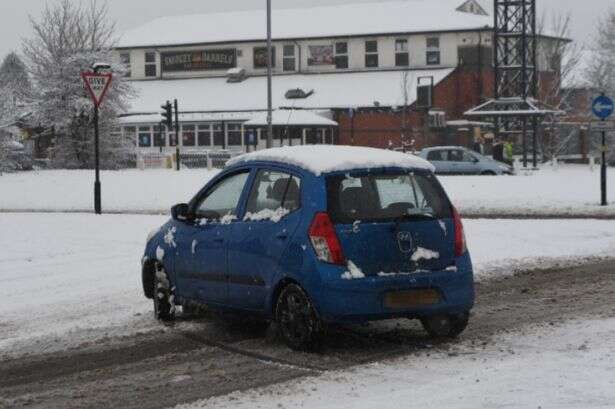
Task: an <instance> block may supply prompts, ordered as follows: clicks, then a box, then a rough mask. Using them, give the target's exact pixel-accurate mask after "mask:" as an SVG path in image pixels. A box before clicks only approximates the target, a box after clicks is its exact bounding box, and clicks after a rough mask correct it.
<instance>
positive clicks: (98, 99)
mask: <svg viewBox="0 0 615 409" xmlns="http://www.w3.org/2000/svg"><path fill="white" fill-rule="evenodd" d="M81 77H82V78H83V81H84V82H85V88H86V89H87V90H88V93H89V94H90V97H91V98H92V101H94V105H96V106H97V107H98V106H100V104H101V103H102V101H103V99H104V98H105V94H106V93H107V90H108V89H109V85H111V80H112V79H113V75H112V74H96V73H93V72H84V73H82V74H81Z"/></svg>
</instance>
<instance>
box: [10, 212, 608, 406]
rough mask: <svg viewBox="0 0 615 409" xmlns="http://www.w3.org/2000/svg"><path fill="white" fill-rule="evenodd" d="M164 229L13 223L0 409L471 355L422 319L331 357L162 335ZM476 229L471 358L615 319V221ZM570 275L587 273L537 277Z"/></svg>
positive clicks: (131, 400)
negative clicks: (537, 332)
mask: <svg viewBox="0 0 615 409" xmlns="http://www.w3.org/2000/svg"><path fill="white" fill-rule="evenodd" d="M164 220H165V217H155V216H109V215H108V216H102V217H96V216H93V215H83V214H72V215H66V214H49V215H44V214H0V232H1V234H0V249H2V250H1V251H0V279H1V280H2V282H3V285H2V286H1V287H0V298H1V299H2V300H3V304H2V307H1V308H0V408H2V407H3V404H4V405H6V406H7V407H20V406H23V405H27V404H28V403H29V404H30V405H29V406H28V407H44V408H49V407H106V406H108V403H109V402H111V401H113V402H114V406H115V407H128V408H130V407H135V408H136V407H143V405H144V404H145V403H147V406H148V407H166V406H172V405H174V404H177V403H182V402H192V401H196V400H198V399H202V398H207V397H209V396H217V395H222V394H226V393H229V392H232V391H234V390H245V389H249V388H253V387H256V386H264V385H269V384H274V383H278V382H281V381H286V380H288V379H292V378H296V377H302V376H305V375H316V374H320V373H321V372H323V371H324V372H328V371H330V370H336V369H341V368H347V367H350V366H355V365H357V364H361V363H366V362H379V361H381V360H382V359H385V358H386V359H388V358H391V357H394V356H403V355H407V354H409V353H410V354H420V355H421V356H425V354H426V353H427V351H432V350H433V351H435V352H443V351H444V352H447V351H449V350H453V351H454V350H456V348H457V346H456V345H454V344H453V345H441V346H436V347H434V348H430V347H429V346H428V343H427V340H426V339H425V338H424V335H423V332H422V331H421V330H420V329H419V328H418V327H417V326H416V325H415V324H414V323H412V322H408V321H392V322H386V323H381V324H373V325H370V326H367V327H352V328H342V329H339V334H336V335H334V336H332V337H331V339H330V341H329V343H328V345H327V351H326V354H324V355H319V356H313V355H304V354H296V353H290V352H289V351H288V349H286V348H285V347H284V346H283V345H281V344H280V343H279V342H278V341H277V340H276V339H275V338H274V337H273V335H272V333H269V334H268V336H267V337H266V338H263V337H262V336H258V335H257V334H250V333H246V332H245V331H238V330H237V329H233V328H229V327H228V326H225V325H221V324H220V323H219V322H217V321H216V320H213V319H211V318H202V319H198V320H194V319H193V320H189V319H183V320H180V321H179V322H178V323H177V324H176V325H175V326H174V327H163V326H160V325H159V324H158V323H156V322H155V321H154V320H153V319H152V317H151V315H152V314H151V312H150V310H151V306H150V302H149V301H148V300H146V299H145V298H143V296H142V294H141V289H140V278H139V257H140V254H141V252H142V249H143V246H144V238H145V236H146V235H147V232H148V231H149V230H150V229H151V228H154V227H156V226H157V225H159V224H161V223H162V222H163V221H164ZM466 228H467V235H468V240H469V245H470V249H471V251H472V254H473V258H474V262H475V266H476V269H477V272H478V274H477V279H478V280H479V282H478V284H477V287H478V288H477V292H478V300H477V308H476V309H475V312H474V317H473V320H472V324H471V327H470V328H469V330H468V332H467V333H466V334H465V335H464V337H463V340H464V343H463V345H464V346H463V348H470V350H472V348H473V347H474V346H476V345H481V344H482V343H483V342H487V343H488V345H494V347H497V345H499V344H498V341H493V340H491V337H492V336H493V335H496V334H499V333H501V332H502V331H508V330H511V329H514V330H523V328H525V325H527V324H544V323H547V324H548V323H554V324H556V325H559V323H560V322H562V321H565V320H568V319H572V318H579V317H587V316H589V317H596V316H600V315H604V316H615V311H614V310H613V307H612V300H613V298H614V295H615V261H608V260H607V261H604V262H603V263H604V264H599V262H598V261H597V260H598V259H601V258H605V257H608V256H611V257H612V256H613V254H614V251H613V250H614V249H615V222H609V221H606V222H605V221H596V220H567V221H557V220H552V221H546V220H543V221H532V220H523V221H501V220H469V221H466ZM596 263H598V264H596ZM556 265H564V266H565V265H570V266H573V267H571V268H563V267H558V268H554V269H552V270H547V271H531V270H533V269H536V268H548V267H553V266H556ZM514 270H519V271H521V270H529V272H524V273H520V274H517V275H515V276H511V275H510V274H511V273H512V272H513V271H514ZM570 300H574V302H569V301H570ZM464 353H465V352H464ZM472 353H475V352H472ZM476 353H480V352H476ZM24 354H27V355H24ZM169 391H172V392H169ZM3 399H4V400H3Z"/></svg>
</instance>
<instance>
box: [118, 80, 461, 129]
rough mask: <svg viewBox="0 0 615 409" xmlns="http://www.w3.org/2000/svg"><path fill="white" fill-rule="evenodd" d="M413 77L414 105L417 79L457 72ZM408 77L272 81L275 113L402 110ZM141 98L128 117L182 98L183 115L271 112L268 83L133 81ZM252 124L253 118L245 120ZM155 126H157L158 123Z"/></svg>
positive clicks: (248, 81)
mask: <svg viewBox="0 0 615 409" xmlns="http://www.w3.org/2000/svg"><path fill="white" fill-rule="evenodd" d="M409 72H410V77H409V86H408V87H409V91H410V92H409V104H411V103H413V102H414V101H415V100H416V87H417V79H418V77H421V76H433V77H434V84H438V83H440V82H441V81H442V80H443V79H444V78H446V77H447V76H449V75H450V74H451V73H452V72H453V69H452V68H443V69H433V70H412V71H409ZM402 73H403V71H370V72H354V73H331V74H302V75H301V74H294V75H276V76H274V77H273V107H274V108H280V107H283V108H304V109H330V108H341V109H348V108H358V107H371V106H375V104H374V102H378V104H379V105H380V106H382V107H393V106H402V105H403V93H402V86H401V80H402ZM132 85H133V87H134V88H135V90H136V92H137V95H138V96H137V97H136V98H134V99H132V101H131V102H130V105H131V107H130V108H129V110H128V113H158V112H159V111H160V104H162V103H163V102H164V101H167V100H173V99H174V98H177V99H178V101H179V109H180V111H184V112H187V111H192V112H198V111H220V112H222V111H250V110H252V111H258V110H265V109H267V78H266V77H264V76H262V77H250V78H247V79H246V80H245V81H243V82H240V83H235V84H229V83H227V82H226V78H224V77H216V78H195V79H181V80H180V79H178V80H158V81H133V82H132ZM296 88H301V89H303V90H305V91H310V90H314V94H313V95H311V96H310V97H308V98H305V99H286V97H285V94H286V92H287V91H288V90H290V89H296ZM246 119H249V118H246ZM155 122H158V120H157V121H155Z"/></svg>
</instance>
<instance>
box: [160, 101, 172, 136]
mask: <svg viewBox="0 0 615 409" xmlns="http://www.w3.org/2000/svg"><path fill="white" fill-rule="evenodd" d="M161 108H162V109H163V111H162V113H161V115H162V123H163V124H165V125H166V126H167V129H169V130H171V129H172V128H173V106H172V105H171V102H169V101H167V103H166V104H164V105H161Z"/></svg>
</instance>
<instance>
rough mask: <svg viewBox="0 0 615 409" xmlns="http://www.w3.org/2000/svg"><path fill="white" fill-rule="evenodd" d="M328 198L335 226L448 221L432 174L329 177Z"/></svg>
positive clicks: (446, 207)
mask: <svg viewBox="0 0 615 409" xmlns="http://www.w3.org/2000/svg"><path fill="white" fill-rule="evenodd" d="M327 196H328V210H329V214H330V216H331V218H332V219H333V221H334V223H352V222H354V221H357V220H361V221H395V220H402V219H403V220H413V219H416V220H423V219H444V218H450V217H451V205H450V203H449V201H448V199H447V198H446V195H445V194H444V191H443V190H442V187H441V186H440V184H439V183H438V181H437V179H436V177H435V176H434V175H432V174H415V173H412V172H408V173H396V174H381V175H374V174H370V175H357V176H353V175H340V176H330V177H328V178H327Z"/></svg>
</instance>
